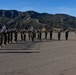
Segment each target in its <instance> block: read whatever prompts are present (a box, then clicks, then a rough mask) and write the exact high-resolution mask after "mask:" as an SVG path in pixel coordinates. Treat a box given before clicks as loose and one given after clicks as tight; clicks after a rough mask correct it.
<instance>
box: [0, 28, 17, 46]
mask: <svg viewBox="0 0 76 75" xmlns="http://www.w3.org/2000/svg"><path fill="white" fill-rule="evenodd" d="M17 33H18V31H17V29H12V28H11V29H3V28H2V29H0V46H1V47H2V44H4V45H6V46H7V44H10V43H13V42H16V43H17Z"/></svg>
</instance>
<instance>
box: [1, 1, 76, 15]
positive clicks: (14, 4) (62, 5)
mask: <svg viewBox="0 0 76 75" xmlns="http://www.w3.org/2000/svg"><path fill="white" fill-rule="evenodd" d="M0 9H4V10H5V9H6V10H11V9H12V10H18V11H28V10H34V11H37V12H40V13H44V12H45V13H50V14H56V13H60V14H61V13H63V14H69V15H72V16H76V0H0Z"/></svg>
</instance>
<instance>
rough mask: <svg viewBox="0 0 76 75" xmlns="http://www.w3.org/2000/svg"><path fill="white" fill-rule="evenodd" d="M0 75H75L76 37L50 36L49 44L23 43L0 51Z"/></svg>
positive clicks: (14, 44)
mask: <svg viewBox="0 0 76 75" xmlns="http://www.w3.org/2000/svg"><path fill="white" fill-rule="evenodd" d="M0 75H76V34H75V33H73V32H70V33H69V39H68V40H65V33H61V40H60V41H58V40H57V33H53V40H50V39H49V33H48V39H47V40H45V39H44V34H42V40H41V41H39V40H35V41H34V42H32V41H31V40H28V38H27V39H26V41H25V42H24V41H21V40H20V34H18V43H13V44H9V45H7V46H3V47H0Z"/></svg>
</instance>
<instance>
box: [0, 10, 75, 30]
mask: <svg viewBox="0 0 76 75" xmlns="http://www.w3.org/2000/svg"><path fill="white" fill-rule="evenodd" d="M3 25H6V27H7V28H14V27H16V28H24V27H26V28H29V27H31V26H33V27H35V28H42V27H46V28H53V27H57V28H63V29H66V28H68V27H71V28H76V17H74V16H71V15H68V14H49V13H39V12H36V11H25V12H21V11H17V10H0V28H1V27H2V26H3Z"/></svg>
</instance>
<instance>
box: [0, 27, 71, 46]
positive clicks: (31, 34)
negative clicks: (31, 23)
mask: <svg viewBox="0 0 76 75" xmlns="http://www.w3.org/2000/svg"><path fill="white" fill-rule="evenodd" d="M69 31H71V30H68V29H67V30H66V31H65V39H66V40H68V33H69ZM18 32H20V33H21V40H22V41H26V33H28V39H29V40H32V41H34V40H35V39H38V40H40V41H41V40H42V33H43V32H44V33H45V37H44V38H45V39H46V40H47V35H48V32H49V35H50V37H49V38H50V40H52V36H53V32H57V33H58V40H61V32H63V30H62V29H49V30H47V29H46V28H44V29H35V28H33V27H31V28H29V29H25V28H24V29H21V30H18V29H16V28H14V29H12V28H9V29H6V28H2V29H0V46H1V47H2V44H4V45H7V44H10V43H13V42H15V43H17V40H18V39H17V37H18Z"/></svg>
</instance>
